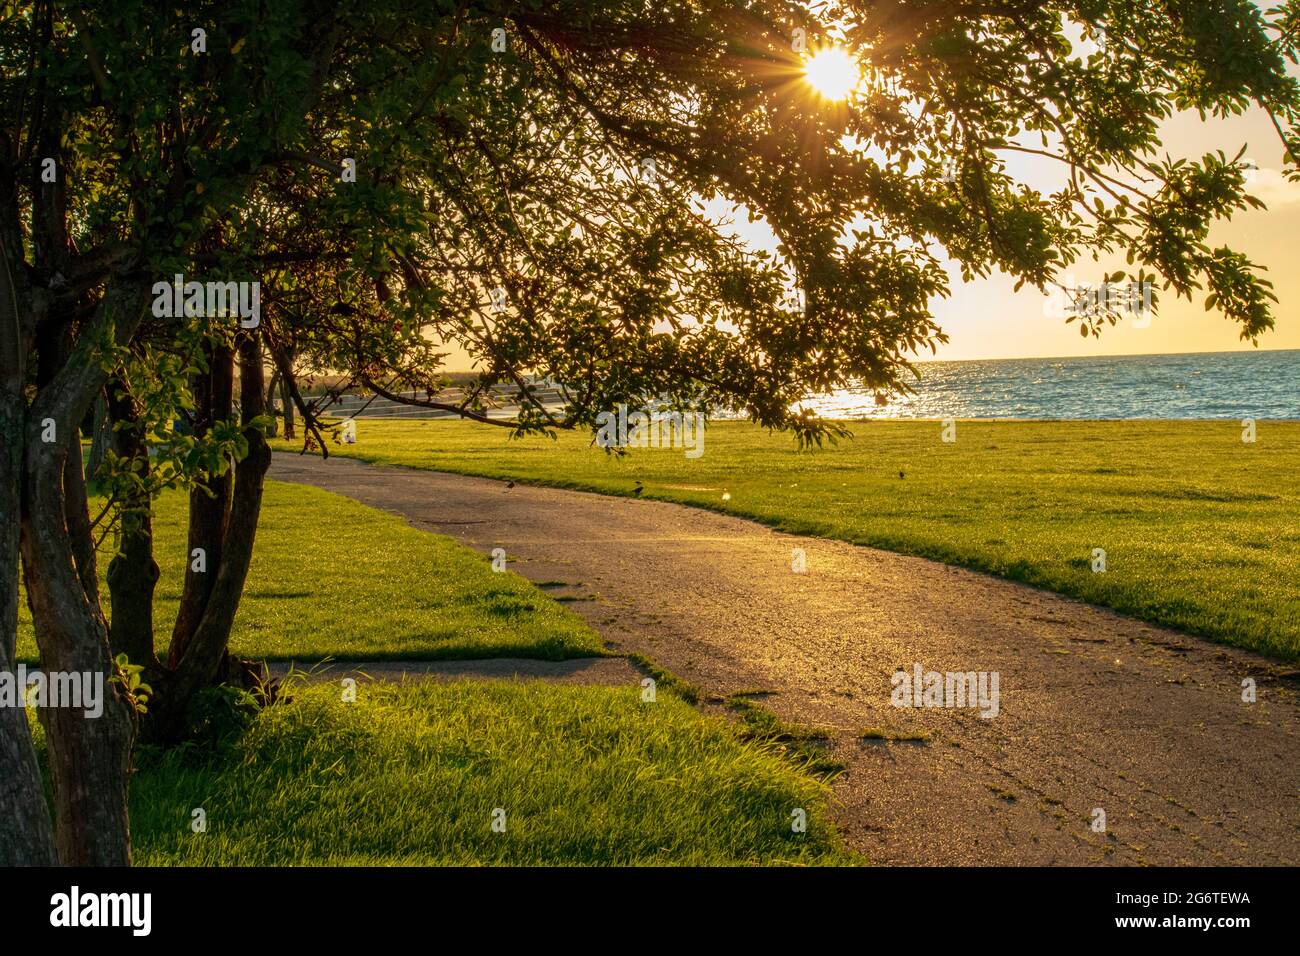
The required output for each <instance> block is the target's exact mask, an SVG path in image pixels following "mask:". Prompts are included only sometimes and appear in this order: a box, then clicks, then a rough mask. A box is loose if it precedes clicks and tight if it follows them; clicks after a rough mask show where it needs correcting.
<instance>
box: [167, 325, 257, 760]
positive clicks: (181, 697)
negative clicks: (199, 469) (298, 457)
mask: <svg viewBox="0 0 1300 956" xmlns="http://www.w3.org/2000/svg"><path fill="white" fill-rule="evenodd" d="M239 375H240V383H239V403H240V421H241V422H242V423H243V425H244V436H245V437H246V438H247V440H248V454H247V455H246V456H245V457H244V458H243V459H242V460H240V461H239V463H238V464H237V465H236V466H235V476H234V478H235V480H234V489H233V494H232V500H231V507H230V515H229V521H228V522H227V523H226V527H225V540H224V541H223V542H222V546H221V563H220V565H219V566H217V567H215V568H214V567H212V566H209V569H208V570H209V573H211V574H212V576H213V582H212V587H211V589H210V590H209V592H208V595H207V602H206V604H205V606H204V609H203V615H202V618H201V619H200V621H199V624H198V627H196V628H195V630H194V633H193V636H192V637H191V639H190V640H189V642H187V644H186V645H185V646H184V648H183V649H182V650H181V651H180V652H179V653H178V651H177V648H176V647H175V646H174V645H173V647H172V649H171V653H170V654H169V660H174V661H175V663H174V664H172V665H171V667H170V669H169V671H168V672H167V673H166V674H165V680H164V681H163V683H162V687H161V690H160V689H159V688H157V687H155V688H154V690H155V694H154V697H153V698H151V700H150V704H149V714H148V718H147V725H148V727H149V733H150V735H151V737H152V738H154V739H157V740H159V741H160V742H164V743H167V742H173V741H175V740H176V739H177V738H178V735H179V733H180V731H181V729H182V726H183V720H184V716H185V708H186V706H187V705H188V703H189V700H190V698H192V697H193V696H194V694H195V693H197V692H198V691H199V690H202V689H203V688H204V687H207V686H209V685H211V684H213V683H214V682H216V681H217V679H218V678H219V676H220V675H221V669H222V665H223V664H224V663H225V661H226V649H227V646H228V645H229V643H230V631H231V628H232V626H233V624H234V620H235V614H236V613H237V612H238V610H239V598H240V596H241V595H242V594H243V591H244V581H245V580H246V579H247V577H248V568H249V565H250V563H251V562H252V557H253V542H254V539H255V538H256V536H257V522H258V518H259V517H260V516H261V510H262V489H263V486H264V484H265V476H266V470H267V468H268V467H270V464H271V449H270V447H269V446H268V445H267V443H266V438H265V437H264V436H263V434H262V432H261V430H260V429H259V428H256V427H253V425H252V424H251V423H252V421H253V419H255V418H257V417H259V416H261V415H262V414H264V412H265V408H266V391H265V371H264V369H263V367H262V354H261V346H260V343H259V342H258V339H257V337H256V333H255V332H254V333H251V334H249V335H247V336H246V337H245V338H244V339H243V340H242V341H241V342H240V345H239Z"/></svg>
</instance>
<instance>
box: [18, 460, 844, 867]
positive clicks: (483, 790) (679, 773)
mask: <svg viewBox="0 0 1300 956" xmlns="http://www.w3.org/2000/svg"><path fill="white" fill-rule="evenodd" d="M183 504H184V502H183V500H182V499H180V498H179V497H176V496H169V497H165V498H164V499H163V501H162V502H160V504H159V507H158V509H157V522H158V528H157V532H158V549H157V550H158V554H159V557H160V560H161V561H162V563H163V564H164V577H163V583H162V585H161V586H160V589H159V590H160V595H159V600H158V610H159V612H160V615H162V616H161V617H160V627H161V626H170V622H171V614H172V612H173V611H174V608H175V603H176V600H177V591H178V584H179V581H180V569H181V567H182V564H181V562H182V558H183V554H184V546H185V542H184V520H183V519H184V510H183ZM22 647H23V648H24V651H25V654H26V656H27V657H29V658H30V657H31V656H32V654H33V652H34V648H33V646H32V643H31V635H30V626H29V625H28V626H25V629H24V632H23V644H22ZM234 647H235V649H236V650H238V651H239V652H241V653H243V654H245V655H250V656H259V657H260V656H266V657H288V656H293V657H297V658H298V659H300V660H302V659H305V658H310V657H320V656H325V655H329V656H332V657H335V658H340V659H348V658H351V659H362V658H381V657H395V656H404V657H419V658H438V657H489V656H494V655H502V654H510V655H520V656H527V657H545V658H560V657H570V656H578V655H592V654H599V653H601V652H602V651H601V644H600V640H599V637H598V636H597V635H596V634H595V633H594V632H593V631H591V630H590V629H589V628H588V627H586V625H585V624H583V622H582V621H581V620H580V619H579V618H578V617H577V616H576V615H574V614H572V613H571V612H570V611H568V610H566V609H565V608H564V607H563V606H562V605H560V604H558V603H557V602H555V601H554V600H553V599H551V598H550V597H548V596H547V595H545V594H543V593H542V592H540V591H538V590H536V589H535V588H534V587H533V586H532V585H531V584H530V583H529V582H527V581H526V580H524V579H523V578H520V577H518V576H516V575H513V574H509V573H502V574H497V573H494V572H492V570H491V568H490V563H489V561H488V559H487V557H486V556H484V555H478V554H476V553H474V552H473V551H471V550H469V549H467V548H465V547H463V546H461V545H459V544H457V543H456V542H455V541H453V540H452V539H450V538H446V537H443V536H440V535H433V534H429V533H427V532H420V531H416V530H414V529H412V528H410V527H409V526H407V525H406V524H405V522H403V521H402V520H400V519H398V518H396V517H393V516H391V515H387V514H384V513H383V512H380V511H376V510H375V509H372V508H367V507H365V506H363V505H360V504H357V503H355V502H352V501H350V500H348V499H346V498H342V497H339V496H337V495H333V494H329V493H328V492H323V491H319V490H317V489H314V488H308V487H304V486H299V485H289V484H281V483H276V482H271V483H270V484H269V485H268V488H267V497H266V505H265V509H264V511H263V519H262V526H261V529H260V530H259V532H258V546H257V557H256V559H255V561H254V565H253V569H252V573H251V574H250V576H249V582H248V587H247V590H246V592H245V595H244V600H243V602H242V604H241V608H240V615H239V621H238V624H237V628H236V635H235V639H234ZM672 686H673V685H672V682H671V681H663V682H661V684H660V688H661V692H660V693H659V695H658V699H657V701H656V702H654V703H642V701H641V688H640V686H639V685H638V686H629V687H626V688H605V687H573V686H559V685H550V684H544V683H540V682H529V683H514V682H488V681H457V682H454V683H447V684H439V683H436V682H432V681H429V682H419V681H411V682H407V683H404V684H400V685H394V684H383V683H368V682H363V683H362V684H361V685H360V687H359V688H358V696H357V700H356V701H355V702H347V701H344V700H343V699H342V694H341V693H340V687H339V685H337V684H334V683H319V684H315V685H302V684H295V683H294V682H293V681H292V680H291V681H290V683H289V685H288V697H289V699H288V700H287V701H286V702H282V703H281V704H277V705H276V706H273V707H270V708H267V709H264V710H262V711H260V712H257V713H256V714H255V715H254V716H253V717H252V723H251V726H250V728H249V729H247V730H245V731H244V732H243V734H242V735H236V736H234V737H233V739H232V742H230V743H229V746H227V747H226V748H224V749H223V748H219V747H214V746H213V744H212V743H211V742H203V743H199V744H192V745H187V746H185V747H182V748H179V749H175V750H172V751H168V752H167V753H165V754H159V753H158V752H157V751H155V750H153V749H150V748H143V749H142V750H141V751H140V752H138V753H137V771H136V773H135V774H134V775H133V777H132V790H131V814H132V839H133V842H134V847H135V859H136V862H137V863H141V864H145V865H159V866H171V865H186V866H198V865H224V866H252V865H266V866H272V865H274V866H292V865H312V866H322V865H359V864H368V865H436V864H460V865H465V864H510V865H519V864H556V865H569V864H687V865H706V864H709V865H712V864H753V863H763V864H773V863H843V862H853V859H852V858H850V857H848V856H846V855H845V854H844V853H843V852H842V851H841V850H840V849H839V848H838V847H839V844H838V839H837V837H836V834H835V832H834V829H833V827H832V825H831V823H830V822H829V813H828V811H827V804H828V799H829V790H828V787H827V785H826V783H825V782H823V780H821V779H819V777H818V774H824V773H825V772H826V768H824V767H823V766H821V763H822V760H821V758H820V755H819V754H817V753H813V752H807V753H805V752H804V750H801V749H799V748H795V747H791V746H789V745H786V744H782V743H780V742H778V741H777V739H776V737H775V736H774V735H772V734H767V735H764V734H761V733H756V732H755V731H754V730H753V729H752V728H750V727H747V726H740V725H735V724H729V723H727V722H726V721H724V720H722V719H720V718H717V717H708V716H705V715H703V714H700V713H699V712H698V711H696V710H695V709H694V708H693V707H691V706H690V705H689V704H688V703H686V702H685V701H683V700H682V699H681V698H680V697H679V696H677V695H676V694H675V693H673V692H672ZM30 716H31V718H32V719H31V725H32V727H33V733H34V735H35V738H36V741H37V748H38V753H40V754H41V756H42V759H44V739H43V737H44V735H43V732H42V729H41V727H40V724H39V722H38V721H37V720H36V719H35V714H34V713H33V714H31V715H30ZM196 808H202V810H203V811H204V813H205V815H206V822H207V830H206V832H203V833H195V832H194V831H193V830H192V828H191V822H192V820H193V811H194V810H195V809H196ZM497 808H501V809H502V810H504V811H505V832H504V833H497V832H494V831H493V829H492V822H493V811H494V810H496V809H497ZM796 809H800V810H802V811H804V813H805V814H806V821H807V828H806V832H803V833H795V832H794V831H793V829H792V826H791V823H792V820H793V819H794V817H793V816H792V813H793V811H795V810H796Z"/></svg>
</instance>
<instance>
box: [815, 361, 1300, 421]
mask: <svg viewBox="0 0 1300 956" xmlns="http://www.w3.org/2000/svg"><path fill="white" fill-rule="evenodd" d="M917 369H918V371H919V372H920V373H921V380H920V381H919V382H917V383H915V386H914V387H915V388H916V393H915V394H914V395H909V396H905V397H903V398H899V399H895V400H894V401H891V402H890V403H889V404H887V405H884V406H878V405H877V404H876V402H875V399H874V396H873V395H872V393H871V392H870V391H867V390H861V389H846V390H844V391H840V392H836V393H835V394H833V395H830V396H826V397H823V398H820V399H815V400H811V401H809V402H808V403H807V404H808V405H810V406H811V407H813V408H816V409H817V410H818V411H819V412H821V413H822V414H823V415H827V416H829V417H834V418H1103V419H1117V418H1198V419H1211V418H1219V419H1236V420H1240V419H1243V418H1259V419H1279V418H1281V419H1300V349H1291V350H1281V351H1270V352H1263V351H1252V352H1204V353H1197V354H1190V355H1125V356H1119V357H1115V358H1046V359H998V360H991V361H978V362H918V363H917Z"/></svg>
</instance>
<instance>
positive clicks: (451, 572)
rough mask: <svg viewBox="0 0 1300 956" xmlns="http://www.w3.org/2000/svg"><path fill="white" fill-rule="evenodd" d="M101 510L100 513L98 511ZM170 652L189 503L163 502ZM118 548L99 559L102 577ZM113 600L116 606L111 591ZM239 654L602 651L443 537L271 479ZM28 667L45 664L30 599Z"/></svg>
mask: <svg viewBox="0 0 1300 956" xmlns="http://www.w3.org/2000/svg"><path fill="white" fill-rule="evenodd" d="M92 510H93V511H97V509H93V508H92ZM155 510H156V518H155V535H156V539H157V540H156V543H155V549H154V553H155V556H156V557H157V560H158V563H159V564H160V565H161V566H162V577H161V579H160V580H159V583H158V590H157V593H156V599H155V621H156V626H157V628H158V634H159V639H158V643H159V648H160V653H162V652H165V650H166V642H167V638H168V637H169V636H170V634H171V627H172V624H173V622H174V621H175V619H176V608H177V604H178V602H179V601H180V590H181V585H182V583H183V582H184V568H185V563H184V562H185V556H186V553H187V551H186V537H185V534H186V532H185V528H186V525H185V522H186V502H185V499H184V498H183V497H182V496H180V495H178V494H167V495H164V496H163V498H162V499H161V500H160V501H159V502H158V503H157V506H156V509H155ZM110 557H111V554H109V553H102V554H101V555H100V560H99V571H100V577H101V580H102V578H103V575H104V573H105V572H106V571H107V569H108V560H109V558H110ZM102 596H103V598H104V601H105V605H106V606H107V604H108V590H107V588H106V587H105V588H103V590H102ZM231 649H232V650H233V651H235V652H237V653H239V654H241V655H243V656H245V657H251V658H258V659H261V658H266V659H272V660H275V659H280V660H284V659H290V658H297V659H299V660H302V659H320V658H324V657H333V658H335V659H337V660H383V659H391V658H418V659H421V660H433V659H450V658H480V657H534V658H545V659H548V660H561V659H564V658H569V657H590V656H593V655H599V654H601V653H602V648H601V641H600V637H599V635H598V634H596V633H595V632H594V631H593V630H592V629H591V628H589V627H588V626H587V625H586V624H585V623H584V622H583V621H582V620H581V619H580V618H578V617H577V616H576V615H573V614H570V613H569V612H567V611H566V610H565V609H564V608H563V607H561V606H560V605H559V604H557V603H556V602H555V601H553V600H551V599H550V598H548V597H546V596H545V595H543V594H542V593H541V592H539V591H538V590H537V589H536V588H534V587H533V586H532V585H531V584H530V583H529V582H528V581H526V580H524V579H523V578H521V577H519V576H518V575H516V574H513V573H510V572H503V573H496V572H494V571H493V570H492V567H491V561H490V558H489V556H488V555H479V554H476V553H474V552H473V551H470V550H468V549H467V548H465V547H463V546H462V545H460V544H458V543H456V542H455V541H454V540H452V539H451V538H448V537H444V536H442V535H434V534H429V533H427V532H424V531H417V530H416V529H414V528H412V527H410V526H409V525H408V524H407V523H406V522H405V521H404V520H402V519H401V518H399V517H396V516H394V515H389V514H385V513H384V512H381V511H376V510H375V509H373V508H367V507H365V506H364V505H361V504H358V503H357V502H355V501H352V500H351V499H348V498H344V497H342V496H340V495H334V494H330V493H329V492H325V491H320V490H319V489H316V488H310V487H307V486H305V485H294V484H285V483H281V482H275V481H272V482H268V483H267V486H266V497H265V503H264V505H263V508H262V520H261V525H260V527H259V528H258V532H257V546H256V548H255V549H254V552H253V564H252V567H251V569H250V570H249V574H248V581H247V584H246V586H245V589H244V595H243V598H242V599H241V600H240V603H239V614H238V616H237V617H236V619H235V630H234V634H233V636H232V638H231ZM18 657H19V660H22V661H27V662H32V661H34V660H35V659H36V643H35V640H34V639H33V636H32V629H31V619H30V617H29V616H28V615H27V609H26V603H25V602H24V603H23V608H22V618H21V620H20V621H19V633H18Z"/></svg>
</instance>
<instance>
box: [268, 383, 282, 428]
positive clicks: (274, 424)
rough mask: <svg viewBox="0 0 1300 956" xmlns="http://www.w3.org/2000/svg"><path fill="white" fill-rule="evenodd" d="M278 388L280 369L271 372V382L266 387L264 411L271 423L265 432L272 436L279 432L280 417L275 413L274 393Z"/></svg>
mask: <svg viewBox="0 0 1300 956" xmlns="http://www.w3.org/2000/svg"><path fill="white" fill-rule="evenodd" d="M279 390H280V370H279V369H278V368H277V369H276V370H275V371H274V372H272V373H271V384H270V385H268V386H267V387H266V413H267V414H268V415H270V416H271V425H270V427H269V428H268V429H267V431H266V434H267V436H268V437H270V438H274V437H275V436H276V435H278V434H279V433H280V419H279V416H278V415H276V413H275V403H276V393H277V392H279Z"/></svg>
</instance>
